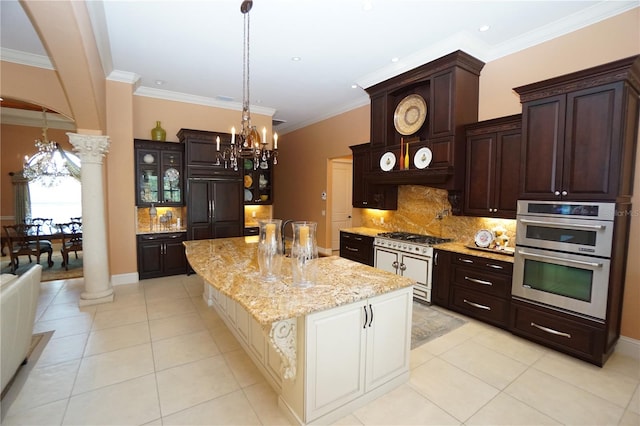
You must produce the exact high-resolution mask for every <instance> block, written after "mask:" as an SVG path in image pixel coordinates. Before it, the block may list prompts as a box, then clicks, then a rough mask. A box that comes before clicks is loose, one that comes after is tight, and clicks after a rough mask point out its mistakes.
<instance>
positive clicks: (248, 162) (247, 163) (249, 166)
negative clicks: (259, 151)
mask: <svg viewBox="0 0 640 426" xmlns="http://www.w3.org/2000/svg"><path fill="white" fill-rule="evenodd" d="M244 168H245V169H247V170H249V169H253V161H252V160H244Z"/></svg>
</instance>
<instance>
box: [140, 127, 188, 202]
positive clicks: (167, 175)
mask: <svg viewBox="0 0 640 426" xmlns="http://www.w3.org/2000/svg"><path fill="white" fill-rule="evenodd" d="M183 152H184V145H183V144H179V143H172V142H157V141H149V140H144V139H135V140H134V153H135V159H136V164H135V166H136V167H135V168H136V184H135V187H136V206H138V207H148V206H151V204H155V205H158V206H167V207H169V206H181V205H183V203H184V198H183V191H184V174H183Z"/></svg>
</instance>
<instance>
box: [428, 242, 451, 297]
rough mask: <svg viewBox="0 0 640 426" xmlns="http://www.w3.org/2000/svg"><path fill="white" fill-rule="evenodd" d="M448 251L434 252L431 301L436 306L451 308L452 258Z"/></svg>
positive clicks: (435, 250)
mask: <svg viewBox="0 0 640 426" xmlns="http://www.w3.org/2000/svg"><path fill="white" fill-rule="evenodd" d="M452 255H453V253H451V252H449V251H446V250H438V249H434V250H433V272H432V274H433V275H432V282H431V285H432V290H431V300H432V301H433V303H435V304H436V305H440V306H444V307H445V308H448V307H449V289H450V285H449V280H450V276H451V256H452Z"/></svg>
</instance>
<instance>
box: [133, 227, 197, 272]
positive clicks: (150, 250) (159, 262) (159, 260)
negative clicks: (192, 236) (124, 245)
mask: <svg viewBox="0 0 640 426" xmlns="http://www.w3.org/2000/svg"><path fill="white" fill-rule="evenodd" d="M183 241H185V233H184V232H175V233H169V234H141V235H138V237H137V243H138V275H139V277H140V279H147V278H156V277H164V276H168V275H179V274H184V273H186V272H187V259H186V257H185V253H184V246H183V245H182V242H183Z"/></svg>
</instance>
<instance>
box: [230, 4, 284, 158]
mask: <svg viewBox="0 0 640 426" xmlns="http://www.w3.org/2000/svg"><path fill="white" fill-rule="evenodd" d="M252 6H253V1H252V0H244V1H243V2H242V4H241V5H240V12H242V14H243V15H244V45H243V54H242V121H241V126H240V132H239V133H238V134H237V135H236V129H235V127H232V129H231V145H230V147H229V148H228V149H227V150H225V152H224V153H223V154H222V157H223V159H224V160H225V167H227V164H229V166H231V167H233V169H234V170H238V163H239V160H241V159H243V160H244V159H253V167H254V169H257V168H258V166H259V165H260V164H261V163H262V164H264V163H265V162H267V163H268V162H269V160H270V159H273V164H274V165H275V164H278V160H277V157H278V135H277V133H274V135H273V149H269V148H268V146H267V145H268V144H267V129H266V128H263V129H262V137H261V136H260V133H259V132H258V130H257V129H256V126H254V125H252V124H251V108H250V105H249V83H250V78H249V27H250V22H249V21H250V19H249V11H250V10H251V7H252ZM218 146H219V145H218ZM218 150H219V148H218ZM227 154H228V159H229V162H227V161H226V160H227ZM241 164H242V163H241Z"/></svg>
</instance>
